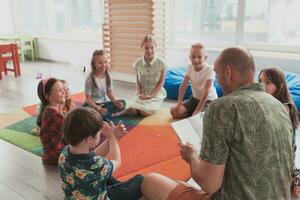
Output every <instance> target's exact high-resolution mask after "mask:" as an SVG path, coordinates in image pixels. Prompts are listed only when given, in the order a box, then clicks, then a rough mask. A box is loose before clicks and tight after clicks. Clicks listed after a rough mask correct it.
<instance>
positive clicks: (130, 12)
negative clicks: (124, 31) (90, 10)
mask: <svg viewBox="0 0 300 200" xmlns="http://www.w3.org/2000/svg"><path fill="white" fill-rule="evenodd" d="M148 11H149V8H148V7H147V8H144V9H138V10H137V9H132V10H131V9H124V10H111V11H110V12H109V13H110V15H112V16H114V15H122V16H127V15H145V13H148ZM150 14H151V13H149V15H150Z"/></svg>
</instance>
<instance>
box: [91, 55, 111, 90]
mask: <svg viewBox="0 0 300 200" xmlns="http://www.w3.org/2000/svg"><path fill="white" fill-rule="evenodd" d="M97 56H105V51H104V50H95V51H94V53H93V57H92V60H91V66H92V72H91V73H90V77H91V79H92V82H93V86H94V87H96V88H98V85H97V83H96V80H95V77H94V74H95V73H96V64H95V63H96V58H97ZM105 74H106V86H107V88H109V87H110V86H111V77H110V74H109V72H108V70H106V72H105Z"/></svg>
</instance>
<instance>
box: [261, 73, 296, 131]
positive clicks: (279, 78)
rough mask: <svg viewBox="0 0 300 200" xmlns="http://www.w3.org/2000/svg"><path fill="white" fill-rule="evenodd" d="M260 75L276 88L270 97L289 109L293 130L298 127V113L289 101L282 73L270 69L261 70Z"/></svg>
mask: <svg viewBox="0 0 300 200" xmlns="http://www.w3.org/2000/svg"><path fill="white" fill-rule="evenodd" d="M261 74H263V75H264V77H265V79H267V80H269V81H271V82H272V83H273V84H274V85H275V86H276V90H275V92H274V94H272V95H273V96H274V97H275V98H276V99H278V100H279V101H280V102H281V103H283V104H285V105H287V106H288V107H289V110H290V118H291V121H292V124H293V128H297V127H298V125H299V119H298V112H297V108H296V106H295V104H294V102H293V101H292V99H291V95H290V93H289V90H288V88H287V84H286V81H285V76H284V73H283V71H282V70H280V69H279V68H278V67H270V68H266V69H263V70H261V71H260V73H259V76H260V75H261Z"/></svg>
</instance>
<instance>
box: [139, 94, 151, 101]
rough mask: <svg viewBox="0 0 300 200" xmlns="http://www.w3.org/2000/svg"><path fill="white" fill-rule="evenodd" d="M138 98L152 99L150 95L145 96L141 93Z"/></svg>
mask: <svg viewBox="0 0 300 200" xmlns="http://www.w3.org/2000/svg"><path fill="white" fill-rule="evenodd" d="M139 98H140V99H141V100H148V99H152V98H151V96H149V95H148V96H146V95H142V94H140V95H139Z"/></svg>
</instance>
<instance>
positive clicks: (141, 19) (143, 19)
mask: <svg viewBox="0 0 300 200" xmlns="http://www.w3.org/2000/svg"><path fill="white" fill-rule="evenodd" d="M109 20H110V22H114V21H136V22H148V21H152V19H151V16H150V15H149V16H148V15H144V16H143V15H131V16H122V15H117V16H110V18H109Z"/></svg>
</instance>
